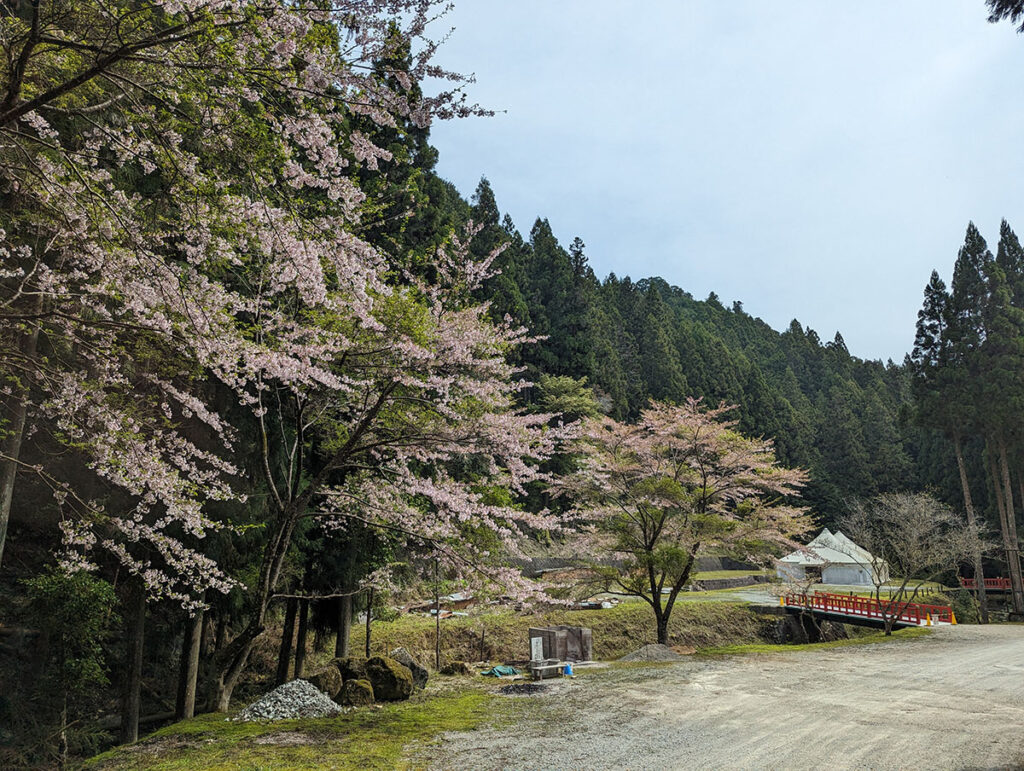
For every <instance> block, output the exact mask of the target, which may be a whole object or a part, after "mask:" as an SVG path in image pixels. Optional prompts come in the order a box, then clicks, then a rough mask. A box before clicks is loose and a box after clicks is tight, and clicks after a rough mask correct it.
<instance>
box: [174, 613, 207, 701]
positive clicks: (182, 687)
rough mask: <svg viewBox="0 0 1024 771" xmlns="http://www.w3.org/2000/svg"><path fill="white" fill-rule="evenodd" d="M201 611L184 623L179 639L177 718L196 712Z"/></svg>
mask: <svg viewBox="0 0 1024 771" xmlns="http://www.w3.org/2000/svg"><path fill="white" fill-rule="evenodd" d="M203 615H204V614H203V611H201V610H199V611H196V614H195V615H194V616H193V617H192V618H190V619H188V621H187V622H186V623H185V635H184V637H183V638H182V641H181V665H180V668H179V670H178V699H177V702H176V703H175V705H174V714H175V717H176V718H177V719H178V720H188V719H189V718H190V717H194V716H195V714H196V680H197V678H198V676H199V648H200V642H201V640H202V636H203Z"/></svg>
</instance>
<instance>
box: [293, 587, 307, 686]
mask: <svg viewBox="0 0 1024 771" xmlns="http://www.w3.org/2000/svg"><path fill="white" fill-rule="evenodd" d="M308 630H309V600H300V601H299V639H298V641H297V642H296V643H295V677H297V678H298V677H302V675H303V672H304V670H305V668H306V634H307V632H308Z"/></svg>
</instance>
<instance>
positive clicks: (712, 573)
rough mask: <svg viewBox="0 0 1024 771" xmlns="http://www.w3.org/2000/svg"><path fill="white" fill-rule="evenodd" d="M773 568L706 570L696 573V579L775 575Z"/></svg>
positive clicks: (694, 577)
mask: <svg viewBox="0 0 1024 771" xmlns="http://www.w3.org/2000/svg"><path fill="white" fill-rule="evenodd" d="M774 573H775V571H773V570H706V571H704V572H703V573H694V574H693V580H694V581H711V580H713V579H716V578H745V577H746V576H768V575H774Z"/></svg>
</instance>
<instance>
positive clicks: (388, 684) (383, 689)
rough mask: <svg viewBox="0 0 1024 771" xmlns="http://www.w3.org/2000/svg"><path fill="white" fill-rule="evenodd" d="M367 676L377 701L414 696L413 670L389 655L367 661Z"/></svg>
mask: <svg viewBox="0 0 1024 771" xmlns="http://www.w3.org/2000/svg"><path fill="white" fill-rule="evenodd" d="M366 677H367V679H368V680H369V681H370V683H371V684H372V685H373V695H374V698H376V699H377V701H402V700H403V699H408V698H409V697H410V696H412V671H410V669H409V667H407V666H405V664H400V663H399V662H397V661H395V660H394V659H393V658H390V657H388V656H374V657H373V658H372V659H370V660H368V661H367V662H366Z"/></svg>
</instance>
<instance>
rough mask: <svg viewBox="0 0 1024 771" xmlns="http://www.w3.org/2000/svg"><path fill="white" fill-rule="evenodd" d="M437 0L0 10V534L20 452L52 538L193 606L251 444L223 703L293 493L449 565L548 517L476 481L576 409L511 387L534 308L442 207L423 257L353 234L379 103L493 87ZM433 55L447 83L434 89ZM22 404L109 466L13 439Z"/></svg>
mask: <svg viewBox="0 0 1024 771" xmlns="http://www.w3.org/2000/svg"><path fill="white" fill-rule="evenodd" d="M438 5H439V4H438V3H436V2H434V0H347V1H344V0H296V1H295V2H289V3H278V2H270V3H267V2H262V1H261V0H148V1H144V2H137V1H135V0H133V1H132V2H128V0H114V2H107V1H104V2H99V0H86V1H85V2H79V3H73V4H72V3H67V2H61V1H58V0H52V1H47V0H41V2H38V3H31V4H29V3H24V4H21V5H19V6H17V11H16V12H14V13H10V14H8V15H6V16H4V17H2V18H0V45H2V46H3V48H4V53H5V56H4V57H0V195H2V196H3V200H2V221H0V227H2V233H0V257H2V269H0V319H2V322H3V326H2V328H0V359H2V362H3V366H2V370H0V388H2V389H3V392H2V395H3V397H4V400H5V405H4V406H5V408H6V416H5V422H4V424H3V437H2V439H3V445H2V447H0V462H2V466H3V467H2V469H0V548H2V545H3V539H4V532H5V530H6V524H7V520H8V516H9V513H10V508H11V505H12V501H13V497H14V494H15V481H16V478H17V476H18V474H19V473H20V474H22V476H23V478H24V475H25V474H33V475H36V476H37V477H38V479H39V481H40V482H41V483H43V484H45V485H47V486H49V487H50V488H51V489H52V491H53V494H54V497H55V499H56V505H58V506H59V508H60V512H61V517H62V521H63V524H62V529H63V532H64V535H65V541H66V544H67V547H68V549H67V552H66V554H65V562H66V563H67V564H68V565H69V566H72V567H83V566H84V567H88V566H89V565H91V564H92V563H93V561H94V555H95V554H96V553H97V552H98V551H102V552H104V553H106V554H108V555H113V556H114V557H116V558H117V559H118V560H119V561H120V562H121V563H122V564H123V565H124V566H125V567H127V568H128V570H129V571H130V572H131V573H132V574H134V575H136V576H137V577H138V578H139V579H140V580H141V581H142V582H143V583H144V585H145V587H146V590H147V591H148V593H149V595H150V596H151V597H161V596H162V597H167V598H173V599H175V600H178V601H180V602H182V603H183V604H185V605H186V606H195V605H196V604H198V599H197V598H199V597H200V596H202V594H203V592H205V591H206V590H208V589H214V590H219V591H226V590H227V589H228V588H229V587H230V586H231V585H232V584H233V583H234V582H233V581H232V579H231V578H230V577H229V576H227V575H225V574H224V573H223V572H222V571H221V570H220V568H219V567H218V566H217V564H216V563H215V562H214V560H212V559H211V558H210V557H209V556H208V555H207V554H205V553H204V551H203V548H202V544H203V541H202V539H203V536H204V535H205V534H206V533H207V532H208V531H209V530H211V529H213V528H220V527H224V526H225V523H224V522H223V521H221V520H218V519H214V518H213V517H212V516H211V515H210V513H209V512H210V506H209V504H210V502H211V501H223V502H226V503H228V504H230V503H231V502H236V503H240V502H241V501H242V500H243V497H244V496H243V495H242V494H241V492H240V490H241V489H242V485H241V484H240V477H241V473H240V469H241V468H242V467H243V466H244V467H245V468H258V469H259V472H258V476H259V482H258V485H259V487H258V492H259V493H260V494H261V495H263V494H265V495H266V496H267V500H268V501H269V504H268V506H267V507H266V511H267V512H268V513H267V516H266V517H265V520H264V521H263V522H261V523H260V527H261V528H262V531H263V533H264V535H265V538H266V540H265V550H264V553H263V556H262V559H261V563H260V570H259V574H258V577H257V578H256V580H255V582H254V583H253V584H252V585H249V586H246V587H244V588H245V590H246V592H247V607H248V608H249V613H250V616H249V622H248V623H247V625H246V626H245V628H244V630H243V631H242V632H241V633H240V634H239V635H238V636H237V637H236V638H235V640H234V641H233V642H232V643H231V644H230V645H229V646H227V648H226V650H225V653H224V656H223V660H222V662H221V667H220V671H219V674H218V678H217V689H216V694H215V700H216V703H217V705H218V706H219V707H221V708H226V707H227V705H228V702H229V700H230V697H231V691H232V689H233V687H234V684H235V683H236V682H237V680H238V677H239V676H240V674H241V672H242V671H243V670H244V667H245V665H246V662H247V660H248V656H249V652H250V651H251V649H252V646H253V645H254V643H255V641H256V640H257V639H258V638H259V636H260V635H261V634H263V632H264V628H265V622H266V618H267V612H268V608H269V605H270V602H271V600H272V599H273V595H274V591H275V588H276V585H277V582H278V579H279V577H280V572H281V566H282V564H283V560H284V558H285V555H286V554H287V552H288V549H289V546H290V543H291V539H292V535H293V534H294V531H295V528H296V527H297V525H298V524H299V523H300V522H301V521H302V519H303V518H307V517H313V516H318V517H321V518H332V517H333V518H336V519H337V518H346V517H347V518H359V519H362V520H364V521H367V522H371V523H373V524H375V525H378V526H381V527H387V528H391V529H392V530H394V531H395V532H400V533H404V534H405V535H407V536H408V537H409V538H410V539H413V540H415V541H418V542H427V543H429V544H430V546H431V548H432V549H435V550H438V552H439V553H440V554H444V555H446V558H447V559H448V560H449V562H450V563H451V566H452V568H453V569H455V568H456V567H465V566H467V565H470V564H476V563H477V562H478V561H479V560H483V559H485V558H489V557H491V556H493V551H494V547H495V545H500V546H501V547H509V548H514V543H515V541H516V538H517V536H518V534H520V533H521V532H522V530H523V529H524V528H550V527H554V526H556V523H555V522H554V521H553V519H552V518H550V517H547V516H545V515H543V514H542V515H530V514H527V513H524V512H521V511H518V510H517V509H516V508H515V507H513V506H510V505H508V499H507V497H504V498H503V497H501V496H497V497H496V496H495V495H494V493H493V491H494V490H495V489H496V488H501V489H504V490H508V491H511V493H512V494H513V495H515V494H517V493H519V492H522V490H523V486H524V485H525V484H527V483H530V482H535V481H537V480H539V479H543V474H542V473H541V472H539V471H538V466H539V465H540V464H541V462H542V461H543V460H544V459H545V458H546V457H547V456H548V455H550V453H551V452H552V450H553V448H554V447H555V445H556V444H557V442H558V441H560V439H561V438H562V436H563V435H564V433H565V430H564V429H562V428H561V427H559V426H558V425H557V422H556V421H553V420H552V416H551V415H526V414H524V413H522V412H521V411H519V410H517V409H516V408H515V407H514V401H515V395H516V393H517V392H518V390H519V389H521V388H523V387H526V384H525V383H523V382H520V378H519V376H518V374H517V372H516V371H515V370H514V369H513V368H511V367H510V366H509V365H508V364H507V363H506V356H507V354H508V353H509V351H510V350H511V349H512V348H514V347H515V346H516V345H519V344H521V343H522V342H524V341H525V340H526V339H527V338H526V336H525V335H526V333H525V332H524V331H523V330H521V329H516V328H514V327H512V326H510V325H508V324H497V325H496V324H493V323H491V322H490V321H489V320H488V319H487V315H486V310H487V309H486V307H484V306H480V305H476V304H474V303H473V302H471V301H470V299H469V298H470V296H471V294H470V293H471V292H472V291H473V290H474V289H475V288H476V287H477V286H478V284H479V282H480V281H481V280H482V279H483V278H484V277H486V276H487V275H488V271H489V264H490V259H493V257H492V258H488V259H485V260H482V261H477V260H470V259H469V258H468V257H467V250H466V245H467V239H468V238H469V237H470V235H471V234H461V235H458V236H456V235H453V236H452V238H451V239H450V241H449V242H448V243H447V244H446V245H445V246H444V248H442V250H441V251H440V253H438V254H436V255H429V256H430V257H432V258H433V260H434V262H435V263H436V264H435V265H433V266H432V269H431V271H430V274H431V279H430V281H425V280H422V279H421V278H417V277H416V276H413V275H407V274H405V273H403V272H402V270H401V266H403V265H409V264H413V263H414V261H413V260H410V259H408V256H407V255H395V254H386V253H383V252H382V251H380V250H379V249H378V248H375V246H374V245H373V244H371V243H369V242H367V241H366V240H364V239H363V238H361V237H360V233H361V232H362V229H363V227H364V224H365V223H364V216H365V213H366V212H367V211H372V210H373V202H372V201H369V200H368V199H367V197H366V195H365V194H364V192H363V190H362V189H361V188H360V186H359V184H358V183H357V181H356V180H357V179H359V178H360V176H362V177H363V178H365V177H366V176H367V175H370V176H372V174H373V173H374V172H375V171H376V170H378V169H379V168H381V167H382V166H383V165H386V164H388V163H391V162H393V160H392V158H391V153H390V152H389V151H387V150H384V149H382V148H381V147H379V146H378V145H377V144H376V143H375V141H374V138H373V131H372V127H374V126H376V127H380V128H382V129H387V130H390V131H400V130H401V129H402V126H404V125H408V126H418V127H423V126H426V125H428V124H429V122H430V121H431V120H432V119H435V118H449V117H458V116H461V115H467V114H472V113H479V112H482V111H481V110H479V108H476V107H475V106H472V105H469V104H467V103H466V101H465V98H464V95H463V94H462V92H461V86H462V84H463V83H464V81H465V79H464V78H461V77H460V76H458V75H456V74H453V73H450V72H446V71H444V70H443V69H441V68H439V67H437V66H436V65H434V64H433V63H432V57H433V55H434V53H435V51H436V48H437V44H436V43H435V42H434V41H432V40H431V39H430V38H429V37H428V36H427V25H428V23H429V22H430V21H431V20H432V19H433V18H434V16H435V15H436V13H437V12H438V11H439V8H438ZM440 10H443V7H441V8H440ZM382 62H400V63H401V64H400V65H398V64H396V65H394V66H390V65H389V66H384V67H382V65H381V63H382ZM427 77H430V78H432V79H434V80H435V81H437V82H442V83H446V84H447V86H446V88H447V90H443V91H442V92H441V93H439V94H436V95H434V96H424V95H423V94H422V91H421V88H420V83H421V82H422V81H423V80H424V79H425V78H427ZM356 125H358V126H359V127H361V128H360V129H357V128H354V126H356ZM367 126H369V127H371V130H368V129H367ZM420 262H422V261H420ZM239 414H244V415H245V417H244V418H241V419H240V418H238V415H239ZM250 431H252V432H254V433H255V435H256V436H257V437H258V441H257V443H256V445H255V446H252V445H251V444H250V443H249V442H248V441H247V440H246V437H248V436H249V434H250ZM33 432H36V434H35V436H37V437H39V436H44V437H45V440H46V441H47V442H49V443H51V444H52V445H57V446H61V447H64V448H68V449H71V450H72V451H73V452H74V453H75V455H76V457H80V458H81V459H82V465H83V466H84V467H85V468H86V469H87V470H88V472H89V473H90V474H91V475H92V476H93V477H94V478H95V480H96V482H95V484H96V485H99V487H95V486H93V485H92V484H90V485H86V486H82V485H79V484H74V485H73V484H71V483H70V479H69V477H68V475H67V474H66V473H64V471H63V469H62V468H57V467H52V466H48V465H45V464H44V465H37V464H35V463H29V462H27V461H26V460H25V459H24V458H25V451H24V450H25V446H24V442H25V440H26V439H28V438H31V437H32V436H33ZM104 486H105V487H104ZM107 488H109V489H112V490H114V491H116V492H117V495H116V496H115V497H114V498H111V497H110V496H109V495H108V494H96V495H93V494H91V493H90V492H88V491H91V490H93V489H101V490H102V489H107ZM111 500H114V501H116V505H113V504H111V503H110V501H111ZM496 501H497V502H496ZM228 524H230V523H228ZM484 531H493V532H494V533H497V535H498V539H497V543H495V542H494V541H493V540H489V539H484V538H478V539H476V540H474V538H473V537H471V536H472V534H473V533H477V534H479V533H481V532H484ZM492 577H497V578H498V579H499V580H503V581H507V582H509V583H510V585H511V586H521V585H522V584H521V582H520V581H518V578H517V576H516V575H515V574H514V573H513V572H511V571H504V572H502V571H498V572H496V573H493V574H492Z"/></svg>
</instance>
